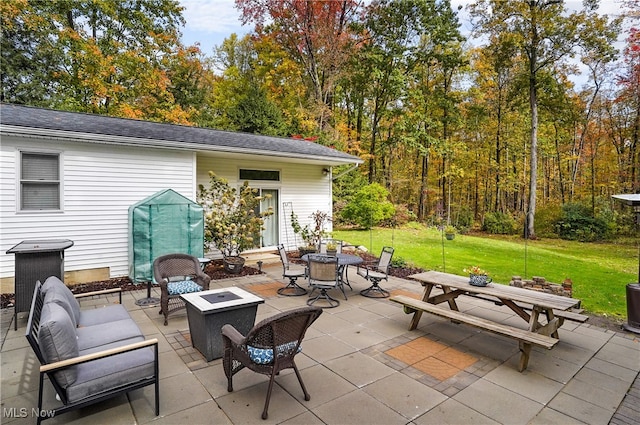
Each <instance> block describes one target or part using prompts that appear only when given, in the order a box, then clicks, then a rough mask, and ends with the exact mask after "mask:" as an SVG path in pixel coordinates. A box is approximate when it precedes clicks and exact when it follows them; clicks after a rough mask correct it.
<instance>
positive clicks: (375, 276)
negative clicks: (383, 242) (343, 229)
mask: <svg viewBox="0 0 640 425" xmlns="http://www.w3.org/2000/svg"><path fill="white" fill-rule="evenodd" d="M393 251H394V249H393V248H392V247H390V246H385V247H384V248H382V253H381V254H380V258H379V259H378V262H377V263H375V264H360V265H358V271H357V273H358V274H359V275H360V276H362V277H363V278H365V279H367V280H368V281H369V282H371V286H370V287H368V288H367V289H363V290H362V291H360V295H362V296H364V297H369V298H388V297H389V291H387V290H386V289H382V288H381V287H380V286H379V284H380V281H382V280H387V281H388V280H389V266H391V258H392V257H393Z"/></svg>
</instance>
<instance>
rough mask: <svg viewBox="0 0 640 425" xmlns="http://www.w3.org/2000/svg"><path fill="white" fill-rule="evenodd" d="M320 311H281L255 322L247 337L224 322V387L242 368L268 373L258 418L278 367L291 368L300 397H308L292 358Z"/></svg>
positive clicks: (311, 308)
mask: <svg viewBox="0 0 640 425" xmlns="http://www.w3.org/2000/svg"><path fill="white" fill-rule="evenodd" d="M321 313H322V309H320V308H318V307H301V308H297V309H294V310H290V311H285V312H282V313H279V314H276V315H275V316H272V317H270V318H267V319H265V320H263V321H261V322H260V323H258V324H256V325H255V326H254V327H253V328H252V329H251V330H250V331H249V332H248V333H247V336H242V334H240V332H238V331H237V330H236V328H234V327H233V326H232V325H224V326H223V327H222V340H223V341H224V356H223V359H222V365H223V368H224V373H225V375H226V376H227V390H228V391H229V392H231V391H233V375H235V374H236V373H238V372H239V371H241V370H242V369H244V368H245V367H246V368H249V369H250V370H252V371H254V372H257V373H261V374H263V375H269V376H270V379H269V388H268V390H267V399H266V401H265V403H264V410H263V412H262V419H267V416H268V409H269V400H270V399H271V391H272V389H273V382H274V379H275V377H276V375H277V374H279V373H280V371H281V370H284V369H293V370H294V372H295V373H296V376H297V377H298V382H300V386H301V387H302V392H303V393H304V399H305V400H307V401H309V400H310V399H311V396H310V395H309V393H308V392H307V389H306V387H305V386H304V383H303V382H302V376H301V375H300V371H299V370H298V367H297V366H296V363H295V361H294V357H295V355H296V354H298V353H299V352H300V351H301V348H300V343H301V342H302V339H303V338H304V335H305V332H306V331H307V328H308V327H309V326H310V325H311V324H312V323H313V322H314V321H315V320H316V319H317V318H318V316H320V314H321ZM274 353H275V354H274Z"/></svg>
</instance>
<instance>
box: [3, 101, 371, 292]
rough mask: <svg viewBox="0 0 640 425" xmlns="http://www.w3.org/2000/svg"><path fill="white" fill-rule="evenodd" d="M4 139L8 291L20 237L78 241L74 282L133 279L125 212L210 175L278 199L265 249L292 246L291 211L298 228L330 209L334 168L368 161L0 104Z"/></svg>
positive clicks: (316, 149)
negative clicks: (314, 214)
mask: <svg viewBox="0 0 640 425" xmlns="http://www.w3.org/2000/svg"><path fill="white" fill-rule="evenodd" d="M0 137H1V147H0V161H1V167H0V225H1V226H2V227H1V241H0V255H1V257H0V258H1V260H0V268H1V274H0V278H1V279H2V284H3V291H2V292H11V289H12V286H13V285H12V284H13V276H14V256H13V254H6V251H7V250H8V249H10V248H11V247H13V246H14V245H16V244H18V243H19V242H21V241H23V240H32V239H41V240H53V239H70V240H72V241H73V242H74V245H73V246H72V247H71V248H69V249H67V250H66V251H65V260H64V267H65V272H66V273H71V275H72V276H74V277H73V278H72V281H73V280H75V281H87V279H88V276H98V275H99V276H104V277H118V276H125V275H127V268H128V264H127V261H128V258H127V245H128V240H129V235H128V234H127V233H128V230H127V229H128V223H127V221H128V214H127V212H128V208H129V206H131V205H132V204H135V203H136V202H138V201H140V200H142V199H144V198H146V197H148V196H150V195H152V194H154V193H156V192H158V191H161V190H164V189H173V190H175V191H176V192H178V193H180V194H181V195H183V196H185V197H187V198H189V199H192V200H195V199H196V191H197V187H198V185H199V184H205V185H206V184H207V183H208V181H209V176H208V173H209V171H213V172H215V173H216V174H217V175H219V176H221V177H224V178H226V179H228V180H229V181H230V183H231V184H236V185H240V184H241V183H242V182H243V181H245V180H248V181H250V184H251V186H252V187H255V188H258V189H260V190H261V191H262V192H263V193H264V194H271V195H272V197H271V202H272V206H273V207H274V209H275V212H276V213H275V214H274V216H273V217H272V218H273V219H272V220H271V221H270V222H269V223H268V225H267V230H266V231H265V234H264V243H263V245H264V248H265V249H273V247H275V245H276V244H278V243H280V242H282V243H287V242H288V243H294V242H293V241H288V240H287V239H289V238H291V237H292V236H291V229H290V225H288V224H287V223H290V220H289V219H288V217H285V212H284V210H285V208H286V209H291V208H292V209H293V211H294V212H295V213H296V214H297V216H298V218H299V220H300V221H301V222H302V224H305V222H308V220H309V218H308V217H309V215H310V214H311V213H312V212H313V211H316V210H322V211H327V212H330V211H331V179H332V167H333V166H338V165H344V164H352V165H354V166H356V165H358V164H360V163H362V160H361V159H359V158H357V157H355V156H352V155H348V154H346V153H343V152H339V151H337V150H335V149H331V148H328V147H325V146H321V145H318V144H316V143H312V142H309V141H305V140H298V139H287V138H279V137H267V136H260V135H255V134H244V133H234V132H227V131H219V130H213V129H209V128H198V127H187V126H180V125H172V124H161V123H155V122H148V121H138V120H130V119H122V118H113V117H107V116H103V115H92V114H81V113H73V112H63V111H54V110H48V109H40V108H33V107H26V106H18V105H10V104H0ZM85 273H89V274H85Z"/></svg>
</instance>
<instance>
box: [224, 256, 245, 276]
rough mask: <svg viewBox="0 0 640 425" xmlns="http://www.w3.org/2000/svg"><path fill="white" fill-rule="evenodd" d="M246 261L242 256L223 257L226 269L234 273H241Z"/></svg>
mask: <svg viewBox="0 0 640 425" xmlns="http://www.w3.org/2000/svg"><path fill="white" fill-rule="evenodd" d="M244 261H245V260H244V258H242V257H225V258H223V259H222V264H223V266H224V271H226V272H227V273H232V274H240V272H241V271H242V268H243V267H244Z"/></svg>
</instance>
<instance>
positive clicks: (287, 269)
mask: <svg viewBox="0 0 640 425" xmlns="http://www.w3.org/2000/svg"><path fill="white" fill-rule="evenodd" d="M278 253H279V254H280V261H282V277H283V278H285V279H289V283H288V284H287V286H285V287H284V288H279V289H278V294H280V295H285V296H287V297H293V296H299V295H304V294H306V293H307V290H306V289H304V288H303V287H302V286H300V285H298V284H297V282H296V280H298V278H300V277H305V276H306V275H307V269H306V267H301V266H296V265H294V264H291V263H290V262H289V258H288V257H287V252H286V251H285V249H284V245H283V244H280V245H278Z"/></svg>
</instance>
